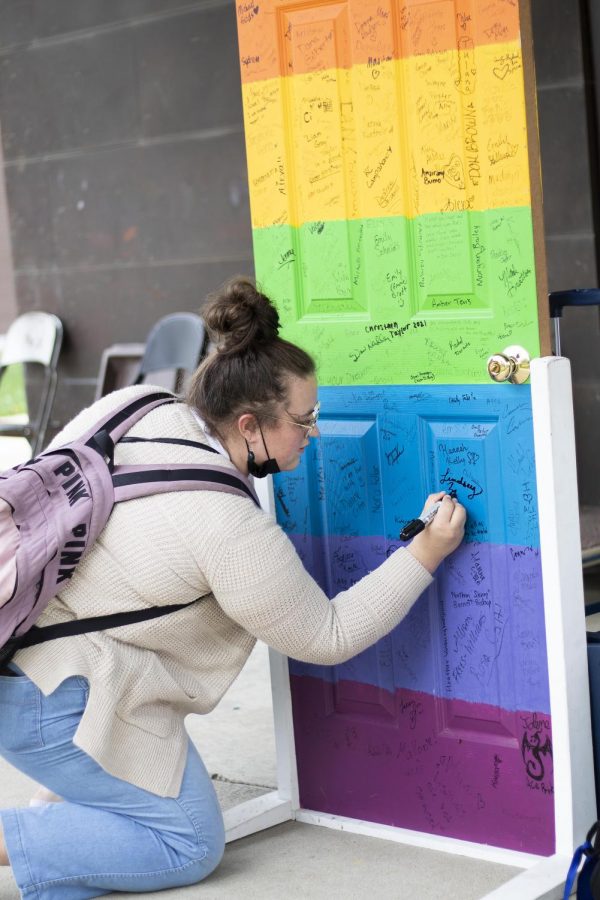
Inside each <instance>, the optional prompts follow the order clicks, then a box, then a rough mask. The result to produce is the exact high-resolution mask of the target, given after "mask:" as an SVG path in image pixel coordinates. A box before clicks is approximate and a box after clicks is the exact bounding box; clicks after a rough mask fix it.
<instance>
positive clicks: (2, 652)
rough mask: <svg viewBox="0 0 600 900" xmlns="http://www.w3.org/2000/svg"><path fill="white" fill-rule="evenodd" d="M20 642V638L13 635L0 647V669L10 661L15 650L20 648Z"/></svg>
mask: <svg viewBox="0 0 600 900" xmlns="http://www.w3.org/2000/svg"><path fill="white" fill-rule="evenodd" d="M22 640H23V639H22V638H20V637H15V636H14V635H13V637H11V638H9V639H8V640H7V642H6V643H5V644H4V645H3V646H2V647H0V668H2V666H5V665H7V663H9V662H10V661H11V659H12V658H13V656H14V655H15V653H16V652H17V650H18V649H19V648H20V647H21V643H22Z"/></svg>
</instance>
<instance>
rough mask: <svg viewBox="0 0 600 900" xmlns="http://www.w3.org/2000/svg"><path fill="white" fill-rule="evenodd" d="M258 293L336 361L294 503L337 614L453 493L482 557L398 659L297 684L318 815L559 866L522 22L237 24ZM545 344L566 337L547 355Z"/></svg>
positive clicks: (471, 562) (377, 13)
mask: <svg viewBox="0 0 600 900" xmlns="http://www.w3.org/2000/svg"><path fill="white" fill-rule="evenodd" d="M237 13H238V27H239V41H240V59H241V71H242V81H243V99H244V116H245V130H246V145H247V156H248V171H249V184H250V197H251V210H252V225H253V239H254V250H255V263H256V272H257V278H258V280H259V282H260V284H261V285H262V287H263V288H264V290H265V291H266V292H267V293H269V294H270V295H271V296H272V297H273V299H274V300H275V302H276V303H277V305H278V308H279V311H280V315H281V319H282V323H283V333H284V336H285V337H287V338H288V339H290V340H293V341H296V342H297V343H299V344H301V345H302V346H304V347H306V348H307V349H308V350H309V351H310V352H312V353H313V355H314V356H315V357H316V359H317V362H318V371H319V381H320V385H321V389H320V398H321V401H322V411H323V412H322V424H321V426H320V427H321V435H322V436H321V439H320V441H318V442H313V446H312V449H311V450H310V452H307V454H306V455H305V458H304V460H303V463H302V465H301V467H300V468H299V469H298V470H296V471H295V472H293V473H289V474H287V475H281V476H278V477H277V478H276V480H275V497H276V507H277V515H278V519H279V521H280V522H281V524H282V526H283V527H284V528H285V530H286V531H287V532H288V534H289V535H290V537H291V539H292V540H293V542H294V544H295V545H296V547H297V549H298V552H299V553H300V555H301V556H302V558H303V560H304V562H305V564H306V566H307V567H308V569H309V570H310V571H311V572H312V573H313V575H314V576H315V578H316V579H317V580H318V581H319V583H320V584H321V585H322V587H323V589H324V590H325V591H326V592H327V593H328V595H329V596H333V595H335V594H337V593H338V592H339V591H342V590H344V589H345V588H347V587H349V586H350V585H352V584H353V583H354V582H355V581H356V580H357V579H359V578H360V577H361V576H362V575H364V574H365V573H366V572H368V571H370V570H371V569H373V568H374V567H376V566H377V565H378V564H379V563H380V562H381V561H382V560H383V559H385V557H386V555H388V554H389V553H390V552H392V551H393V550H394V549H395V548H396V547H398V546H400V541H399V538H398V535H399V532H400V530H401V528H402V526H403V525H404V523H405V522H406V521H408V520H409V519H411V518H413V517H414V516H415V515H416V514H417V513H418V512H419V510H420V508H421V504H422V500H423V498H424V496H425V495H426V494H428V493H430V492H432V491H435V490H440V489H447V490H451V489H454V490H456V492H457V495H458V497H459V499H460V500H461V502H463V503H464V504H465V506H466V507H467V510H468V514H469V520H468V528H467V536H466V541H465V543H464V544H463V546H461V548H460V549H459V550H458V551H457V552H456V553H455V554H454V555H453V556H452V557H451V558H450V559H449V560H448V561H447V563H446V564H445V565H443V566H442V567H441V568H440V570H439V572H438V574H437V577H436V581H435V585H434V586H433V587H432V588H431V589H430V590H429V591H428V592H427V593H426V594H425V595H424V596H423V597H422V598H421V599H420V600H419V601H418V602H417V604H416V605H415V607H414V608H413V610H412V612H411V613H410V614H409V616H408V617H407V618H406V619H405V621H404V622H403V623H402V624H401V625H400V626H399V627H398V628H397V629H396V630H395V631H394V632H393V633H392V634H390V635H389V636H388V637H387V638H385V639H384V640H382V641H380V642H379V643H378V644H377V645H376V646H374V647H372V648H370V649H369V650H367V651H366V652H364V653H363V654H361V655H360V656H359V657H357V658H355V659H352V660H350V661H348V662H346V663H345V664H343V665H340V666H336V667H331V668H321V667H315V666H309V665H304V664H300V663H297V662H294V661H290V679H291V688H292V699H293V716H294V735H295V749H296V757H297V765H298V777H299V787H300V801H301V804H302V806H303V807H304V808H307V809H313V810H318V811H322V812H328V813H333V814H337V815H340V816H349V817H352V818H355V819H362V820H367V821H370V822H380V823H386V824H390V825H396V826H401V827H403V828H409V829H415V830H418V831H424V832H429V833H432V834H439V835H447V836H452V837H457V838H463V839H466V840H470V841H476V842H479V843H487V844H493V845H496V846H498V847H507V848H510V849H516V850H522V851H527V852H531V853H538V854H541V855H549V854H551V853H552V852H553V849H554V807H553V767H552V735H551V723H550V703H549V694H548V672H547V659H546V642H545V631H544V606H543V596H542V587H541V574H540V547H539V534H538V522H537V498H536V489H535V483H536V479H535V474H536V473H535V460H534V452H533V441H532V413H531V398H530V388H529V386H528V385H520V386H517V385H510V384H502V385H493V384H492V383H491V382H490V379H489V376H488V374H487V367H486V361H487V358H488V357H489V356H490V355H491V354H492V353H495V352H498V351H501V350H502V349H503V348H504V347H505V346H506V345H509V344H516V343H517V344H520V345H522V346H524V347H526V348H527V350H528V351H529V352H530V354H531V355H532V356H539V355H540V347H541V344H543V343H544V340H545V335H546V333H547V321H545V320H543V321H541V322H540V320H539V317H538V309H537V305H538V301H537V296H538V293H540V294H543V290H539V289H538V288H537V287H536V284H537V282H538V281H539V282H540V283H541V284H542V285H543V282H544V277H543V271H540V267H539V265H538V267H537V272H536V259H535V253H534V228H533V221H534V216H533V212H532V190H531V187H530V178H529V171H530V154H534V151H533V150H532V149H531V147H532V139H531V131H529V141H528V128H527V115H526V108H527V104H526V99H525V98H526V89H525V81H526V78H525V76H524V66H526V64H527V59H526V54H524V53H523V51H522V46H521V24H520V20H519V4H518V2H517V0H428V2H423V0H414V2H411V0H408V2H404V3H398V2H391V0H335V2H323V0H320V2H317V0H308V2H291V0H290V2H286V0H266V2H259V3H239V4H238V6H237ZM540 335H542V338H543V340H542V341H541V340H540Z"/></svg>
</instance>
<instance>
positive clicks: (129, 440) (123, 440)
mask: <svg viewBox="0 0 600 900" xmlns="http://www.w3.org/2000/svg"><path fill="white" fill-rule="evenodd" d="M119 443H120V444H146V443H151V444H179V445H180V446H183V447H195V448H196V449H197V450H208V451H209V453H216V454H217V456H218V455H219V451H218V450H215V448H214V447H209V446H208V444H201V443H200V441H188V440H186V439H185V438H143V437H130V436H129V435H126V436H125V437H123V438H121V440H120V441H119Z"/></svg>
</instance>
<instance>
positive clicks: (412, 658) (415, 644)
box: [290, 535, 550, 714]
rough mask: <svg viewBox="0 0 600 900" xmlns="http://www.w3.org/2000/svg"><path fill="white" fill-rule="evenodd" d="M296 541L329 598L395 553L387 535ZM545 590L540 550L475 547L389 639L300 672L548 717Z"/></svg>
mask: <svg viewBox="0 0 600 900" xmlns="http://www.w3.org/2000/svg"><path fill="white" fill-rule="evenodd" d="M292 540H293V542H294V545H295V547H296V549H297V550H298V552H299V553H300V556H301V557H302V559H303V562H304V564H305V565H306V566H307V568H308V569H309V571H310V572H312V573H313V574H315V576H316V578H317V581H319V583H320V584H321V587H323V589H324V590H325V592H326V593H327V594H328V595H329V596H333V595H335V594H337V593H338V592H339V591H342V590H344V589H345V588H348V587H350V586H351V585H352V584H353V583H354V582H355V581H357V580H358V579H359V578H361V577H362V576H363V575H365V574H366V573H367V572H369V571H371V570H372V569H374V568H376V567H377V566H378V565H380V563H381V562H382V561H383V560H384V559H385V552H386V546H387V543H386V540H385V539H384V538H382V537H369V538H364V537H362V538H361V537H354V538H350V539H348V538H346V539H343V538H340V537H339V536H333V537H330V538H329V539H326V538H315V537H311V536H308V535H301V536H298V535H293V536H292ZM541 583H542V578H541V567H540V557H539V551H538V550H537V549H536V548H530V547H511V546H503V545H499V544H488V543H465V544H463V545H462V546H461V547H459V549H458V550H457V551H456V552H455V553H453V554H452V557H451V558H450V560H449V561H447V562H446V563H445V564H443V565H442V566H441V567H440V568H439V569H438V571H437V573H436V578H435V582H434V585H433V586H432V588H430V589H429V590H428V591H427V592H426V593H425V594H424V595H423V597H421V598H420V599H419V600H418V601H417V602H416V603H415V605H414V607H413V608H412V610H411V612H410V613H409V614H408V616H407V617H406V618H405V619H404V620H403V621H402V622H401V623H400V625H399V626H398V627H397V628H396V629H395V630H394V631H393V632H392V633H391V635H390V637H389V638H384V639H383V641H380V642H379V643H378V644H377V645H375V646H374V647H370V648H369V649H367V650H365V651H364V652H363V653H361V654H359V655H358V656H356V657H354V658H353V659H351V660H349V661H348V662H347V663H343V664H342V665H339V666H335V667H325V666H311V665H309V664H307V663H300V662H296V661H292V662H291V663H290V671H291V672H292V674H294V675H308V676H310V677H317V678H321V679H323V680H326V681H331V682H337V681H340V680H345V679H346V680H350V681H355V682H361V683H364V684H370V685H373V686H375V687H377V686H381V687H383V688H385V689H386V690H389V691H394V690H396V689H398V688H405V689H408V690H412V691H421V692H424V693H426V694H434V695H436V696H442V697H446V698H447V699H449V700H452V699H456V700H465V701H468V702H472V703H483V704H488V705H491V706H499V707H502V708H503V709H509V710H519V709H535V710H539V711H543V712H544V713H546V714H548V712H549V710H550V697H549V688H548V675H547V662H546V638H545V623H544V604H543V599H542V591H541Z"/></svg>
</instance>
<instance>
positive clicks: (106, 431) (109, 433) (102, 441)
mask: <svg viewBox="0 0 600 900" xmlns="http://www.w3.org/2000/svg"><path fill="white" fill-rule="evenodd" d="M177 402H178V401H177V397H176V396H175V395H174V394H170V393H167V392H166V391H160V392H159V391H155V390H154V391H151V392H150V393H147V394H142V396H141V397H137V398H136V399H135V400H131V401H127V402H125V403H122V404H121V406H118V407H117V408H116V409H113V410H111V411H110V413H108V414H107V415H106V416H105V417H104V419H100V421H99V422H96V424H95V425H94V426H93V427H92V428H90V429H89V430H88V431H87V432H85V434H83V435H82V437H81V438H80V440H81V442H82V443H84V444H87V445H88V447H92V448H93V449H94V450H97V451H98V453H100V454H101V455H102V456H107V457H108V459H109V465H110V466H112V464H113V457H114V445H115V444H116V443H117V441H119V440H120V439H121V438H122V437H123V435H125V434H126V432H127V431H129V429H130V428H133V426H134V425H135V424H136V422H139V420H140V419H141V418H142V417H143V416H145V415H146V413H149V412H150V410H152V409H154V408H155V407H157V406H162V405H163V404H165V403H177Z"/></svg>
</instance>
